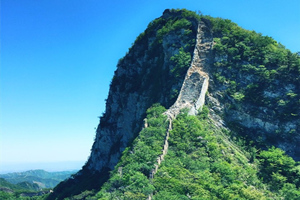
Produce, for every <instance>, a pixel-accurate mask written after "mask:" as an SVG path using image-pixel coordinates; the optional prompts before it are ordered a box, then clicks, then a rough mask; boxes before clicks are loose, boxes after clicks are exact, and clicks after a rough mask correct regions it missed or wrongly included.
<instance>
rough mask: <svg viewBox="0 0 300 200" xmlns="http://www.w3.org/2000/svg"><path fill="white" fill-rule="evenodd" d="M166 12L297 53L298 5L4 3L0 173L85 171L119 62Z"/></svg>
mask: <svg viewBox="0 0 300 200" xmlns="http://www.w3.org/2000/svg"><path fill="white" fill-rule="evenodd" d="M166 8H186V9H189V10H192V11H201V12H202V13H203V14H204V15H211V16H213V17H222V18H228V19H231V20H232V21H233V22H236V23H237V24H239V25H240V26H242V27H243V28H245V29H248V30H255V31H257V32H261V33H262V34H263V35H268V36H271V37H273V38H274V39H275V40H277V41H279V42H280V43H282V44H283V45H285V46H286V47H287V48H289V49H290V50H291V51H292V52H297V51H300V37H299V35H300V1H298V0H287V1H281V0H264V1H258V0H252V1H243V0H231V1H221V0H219V1H214V0H210V1H202V0H187V1H182V0H172V1H171V0H160V1H157V0H152V1H141V0H139V1H138V0H131V1H128V0H127V1H124V0H118V1H116V0H111V1H99V0H72V1H71V0H51V1H50V0H39V1H36V0H1V8H0V9H1V10H0V12H1V30H0V31H1V35H0V36H1V49H0V53H1V54H0V56H1V57H0V58H1V61H0V64H1V65H0V145H1V146H0V172H1V170H4V168H5V166H8V165H9V166H10V169H11V170H12V171H13V170H14V165H15V166H16V165H17V164H18V163H27V164H26V166H29V168H30V167H32V168H34V167H38V165H37V164H36V163H48V162H55V163H58V162H65V161H73V162H74V161H81V162H82V164H83V163H84V162H85V161H86V160H87V158H88V156H89V154H90V149H91V146H92V143H93V139H94V137H95V127H97V125H98V123H99V119H98V116H101V114H102V113H103V112H104V110H105V101H104V100H105V99H106V98H107V95H108V89H109V83H110V81H111V79H112V76H113V72H114V70H115V69H116V64H117V62H118V60H119V59H120V58H122V57H123V56H124V55H125V53H126V52H127V50H128V48H129V47H130V46H131V45H132V43H133V42H134V40H135V38H136V37H137V36H138V35H139V34H140V33H141V32H143V31H144V30H145V28H146V27H147V25H148V23H149V22H150V21H152V20H153V19H155V18H157V17H159V16H161V14H162V12H163V11H164V9H166ZM28 163H29V164H28ZM30 163H32V165H30ZM18 166H19V168H20V165H19V164H18ZM24 166H25V165H24ZM40 166H42V165H40ZM43 166H44V165H43ZM19 168H18V169H19ZM15 169H17V168H15Z"/></svg>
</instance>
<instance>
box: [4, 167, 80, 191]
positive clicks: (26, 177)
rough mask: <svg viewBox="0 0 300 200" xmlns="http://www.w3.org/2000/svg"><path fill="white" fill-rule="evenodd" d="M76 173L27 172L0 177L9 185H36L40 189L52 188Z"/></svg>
mask: <svg viewBox="0 0 300 200" xmlns="http://www.w3.org/2000/svg"><path fill="white" fill-rule="evenodd" d="M75 172H76V171H62V172H47V171H44V170H29V171H25V172H15V173H7V174H1V175H0V177H1V178H4V179H5V180H7V181H8V182H10V183H14V184H17V183H20V182H28V183H32V184H33V183H37V184H38V185H39V187H40V188H53V187H55V186H56V185H57V184H58V183H59V182H60V181H63V180H64V179H66V178H68V177H70V176H71V175H72V174H73V173H75Z"/></svg>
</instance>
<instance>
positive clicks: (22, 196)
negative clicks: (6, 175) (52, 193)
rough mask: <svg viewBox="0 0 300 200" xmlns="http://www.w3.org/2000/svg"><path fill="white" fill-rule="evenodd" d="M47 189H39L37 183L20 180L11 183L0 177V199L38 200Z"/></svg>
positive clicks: (42, 197)
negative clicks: (16, 182)
mask: <svg viewBox="0 0 300 200" xmlns="http://www.w3.org/2000/svg"><path fill="white" fill-rule="evenodd" d="M48 192H49V189H44V190H41V189H40V188H39V186H38V185H37V184H31V183H28V182H20V183H18V184H12V183H10V182H8V181H6V180H5V179H3V178H0V199H1V200H30V199H32V200H39V199H44V198H45V196H42V195H45V194H46V193H48Z"/></svg>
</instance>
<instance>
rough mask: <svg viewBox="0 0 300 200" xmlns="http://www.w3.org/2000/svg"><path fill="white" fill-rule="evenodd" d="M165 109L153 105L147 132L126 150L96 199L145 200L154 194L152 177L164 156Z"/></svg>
mask: <svg viewBox="0 0 300 200" xmlns="http://www.w3.org/2000/svg"><path fill="white" fill-rule="evenodd" d="M164 111H165V108H164V107H162V106H159V105H157V104H156V105H153V106H152V107H151V108H149V109H148V110H147V123H148V127H147V128H144V129H143V130H142V131H141V132H140V134H139V136H138V137H137V138H136V139H135V141H134V142H133V144H132V146H131V147H128V148H126V150H125V151H124V152H123V156H122V158H121V159H120V162H119V163H118V165H117V166H116V167H115V170H114V171H112V173H111V177H110V179H109V181H108V182H107V183H105V184H104V185H103V187H102V189H101V191H100V192H99V193H98V194H97V195H96V197H97V198H99V199H115V198H117V197H118V198H121V199H145V198H147V196H148V195H149V194H151V193H152V192H153V191H154V189H155V188H154V187H153V185H152V184H151V183H150V181H149V175H150V172H151V170H152V169H153V168H154V164H155V163H156V158H157V157H158V156H159V155H160V154H161V150H162V146H163V142H164V139H165V134H166V131H167V126H168V122H167V118H166V116H165V115H162V113H163V112H164Z"/></svg>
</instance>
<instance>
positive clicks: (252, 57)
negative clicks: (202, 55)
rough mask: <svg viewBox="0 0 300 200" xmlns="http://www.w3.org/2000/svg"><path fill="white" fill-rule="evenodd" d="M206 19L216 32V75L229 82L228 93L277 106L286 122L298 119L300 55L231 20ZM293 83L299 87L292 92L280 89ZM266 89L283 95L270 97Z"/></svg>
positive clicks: (252, 101) (272, 107)
mask: <svg viewBox="0 0 300 200" xmlns="http://www.w3.org/2000/svg"><path fill="white" fill-rule="evenodd" d="M206 18H207V19H209V20H210V21H211V22H212V31H213V35H214V42H215V45H214V53H215V60H216V62H215V63H214V67H215V69H214V71H215V72H214V74H215V78H216V80H217V81H219V83H220V84H225V85H227V87H228V90H227V93H228V95H229V96H232V97H233V98H234V99H235V100H236V101H237V102H239V101H241V100H242V99H243V100H245V101H246V103H251V104H254V105H256V106H264V107H266V108H270V109H273V110H274V111H275V113H274V115H277V116H280V120H282V121H290V120H293V119H295V117H296V116H295V114H297V113H300V104H299V101H297V100H296V99H297V98H298V97H299V95H300V84H299V83H300V57H299V55H298V54H297V53H291V52H290V51H289V50H288V49H285V47H284V46H283V45H282V44H280V43H277V42H276V41H275V40H274V39H272V38H271V37H268V36H262V34H260V33H256V32H255V31H248V30H245V29H242V28H241V27H239V26H238V25H237V24H235V23H233V22H231V21H230V20H228V19H221V18H212V17H209V16H206ZM278 81H281V84H282V85H278V84H279V82H278ZM289 85H294V86H296V87H295V88H292V89H291V90H289V91H288V92H284V91H281V90H280V88H282V87H288V86H289ZM263 91H269V92H273V91H274V93H275V94H276V93H280V94H279V95H277V97H270V96H266V95H265V94H264V93H263ZM275 96H276V95H275ZM241 97H242V98H241ZM277 105H278V106H277Z"/></svg>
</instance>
